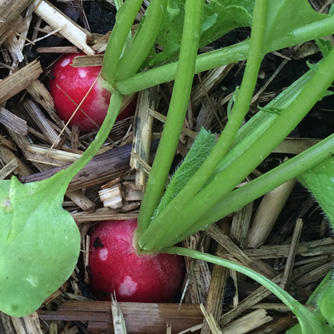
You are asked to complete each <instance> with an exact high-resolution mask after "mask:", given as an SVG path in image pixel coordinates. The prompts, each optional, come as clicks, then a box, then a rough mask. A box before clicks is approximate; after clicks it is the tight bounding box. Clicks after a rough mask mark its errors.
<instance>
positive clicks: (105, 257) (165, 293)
mask: <svg viewBox="0 0 334 334" xmlns="http://www.w3.org/2000/svg"><path fill="white" fill-rule="evenodd" d="M136 227H137V220H136V219H132V220H123V221H117V220H109V221H104V222H102V223H99V224H97V225H96V226H95V227H93V229H92V231H91V233H90V236H91V239H90V240H91V241H90V250H89V268H88V270H89V277H90V280H89V284H90V287H91V289H92V292H93V293H94V295H95V296H96V298H97V299H99V300H110V297H111V295H112V294H113V293H115V294H116V298H117V300H119V301H127V302H148V303H163V302H170V301H172V300H173V298H174V297H175V296H176V294H177V293H178V292H179V291H180V288H181V285H182V281H183V278H184V274H185V264H184V259H183V258H182V257H180V256H177V255H170V254H149V255H141V256H139V255H138V254H137V253H136V250H135V249H134V232H135V230H136Z"/></svg>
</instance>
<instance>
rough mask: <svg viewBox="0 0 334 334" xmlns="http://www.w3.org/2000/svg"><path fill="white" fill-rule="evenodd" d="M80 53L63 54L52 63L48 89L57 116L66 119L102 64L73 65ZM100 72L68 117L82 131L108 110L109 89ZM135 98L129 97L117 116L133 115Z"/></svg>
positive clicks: (122, 117) (98, 121) (99, 120)
mask: <svg viewBox="0 0 334 334" xmlns="http://www.w3.org/2000/svg"><path fill="white" fill-rule="evenodd" d="M83 55H84V54H82V53H76V54H69V55H64V56H62V57H61V58H60V59H59V60H58V61H57V62H56V63H55V65H54V66H53V69H52V75H53V78H52V79H51V80H50V85H49V90H50V93H51V95H52V97H53V100H54V104H55V108H56V111H57V114H58V116H59V117H60V118H61V119H62V120H63V121H65V122H67V121H68V120H69V119H70V117H71V116H72V114H73V113H74V111H75V110H76V108H77V106H78V105H79V104H80V102H81V101H82V99H84V98H85V95H86V93H87V92H88V91H89V89H90V88H91V86H92V85H93V84H94V82H95V80H96V78H97V77H98V76H99V74H100V72H101V66H94V67H73V66H72V61H73V59H74V58H75V57H77V56H83ZM106 87H107V85H106V82H105V81H104V80H103V78H102V77H101V76H99V78H98V79H97V81H96V83H95V84H94V86H93V88H92V90H91V91H90V92H89V93H88V95H87V96H86V98H85V100H84V101H83V103H82V104H81V106H80V108H79V110H78V111H77V112H76V114H75V115H74V116H73V118H72V120H71V121H70V123H69V124H70V125H74V124H75V125H77V126H78V127H79V129H80V131H82V132H89V131H91V130H93V129H95V128H97V127H99V126H100V125H101V124H102V122H103V120H104V118H105V116H106V114H107V110H108V105H109V100H110V95H111V94H110V91H109V90H108V89H107V88H106ZM135 104H136V103H135V101H132V102H131V103H130V104H129V105H128V106H127V107H126V108H125V109H124V110H123V111H122V112H121V113H120V115H119V116H118V118H117V119H118V120H121V119H124V118H126V117H129V116H132V115H133V114H134V112H135Z"/></svg>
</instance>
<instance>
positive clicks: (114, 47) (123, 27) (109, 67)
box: [102, 0, 142, 85]
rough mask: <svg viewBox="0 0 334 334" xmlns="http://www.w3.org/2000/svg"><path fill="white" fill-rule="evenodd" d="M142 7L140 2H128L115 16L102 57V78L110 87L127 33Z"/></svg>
mask: <svg viewBox="0 0 334 334" xmlns="http://www.w3.org/2000/svg"><path fill="white" fill-rule="evenodd" d="M141 5H142V0H128V1H125V3H124V4H123V6H122V7H121V8H120V9H119V11H118V12H117V14H116V23H115V25H114V28H113V30H112V32H111V35H110V37H109V41H108V45H107V49H106V51H105V54H104V57H103V66H102V76H103V78H104V79H105V80H107V82H108V83H109V84H110V85H113V84H114V82H115V76H116V72H117V69H118V63H119V60H120V57H121V55H122V51H123V48H124V45H125V43H126V41H127V38H128V34H129V31H130V29H131V27H132V24H133V22H134V20H135V18H136V15H137V13H138V11H139V9H140V7H141Z"/></svg>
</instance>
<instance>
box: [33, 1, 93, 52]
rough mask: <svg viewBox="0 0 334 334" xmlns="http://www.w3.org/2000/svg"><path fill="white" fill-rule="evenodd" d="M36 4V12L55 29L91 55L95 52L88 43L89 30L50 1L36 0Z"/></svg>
mask: <svg viewBox="0 0 334 334" xmlns="http://www.w3.org/2000/svg"><path fill="white" fill-rule="evenodd" d="M35 6H36V7H35V13H36V14H37V15H38V16H40V17H41V18H42V19H43V20H44V21H45V22H47V23H48V24H49V25H50V26H51V27H52V28H53V29H60V30H59V33H60V34H61V35H63V36H64V37H65V38H66V39H67V40H69V41H70V42H71V43H72V44H74V45H75V46H77V47H78V48H79V49H80V50H83V51H84V52H85V53H87V54H89V55H93V54H94V53H95V52H94V50H93V49H92V48H91V47H90V46H88V44H87V39H88V38H91V33H90V32H89V31H87V30H86V29H83V28H81V27H80V26H79V25H77V24H76V23H75V22H73V21H72V20H71V19H69V18H68V17H67V16H66V15H64V14H63V13H62V12H61V11H60V10H59V9H58V8H56V7H55V6H53V5H52V4H50V3H49V2H48V1H45V0H35Z"/></svg>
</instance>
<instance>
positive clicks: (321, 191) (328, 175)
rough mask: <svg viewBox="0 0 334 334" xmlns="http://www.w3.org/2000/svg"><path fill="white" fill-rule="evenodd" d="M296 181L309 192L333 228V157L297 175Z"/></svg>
mask: <svg viewBox="0 0 334 334" xmlns="http://www.w3.org/2000/svg"><path fill="white" fill-rule="evenodd" d="M298 180H299V181H300V182H301V183H302V184H303V185H304V186H305V187H306V188H307V189H308V190H310V191H311V193H312V195H313V196H314V197H315V199H316V200H317V201H318V203H319V205H320V207H321V208H322V210H323V211H324V213H325V214H326V215H327V217H328V219H329V221H330V223H331V225H332V227H334V206H333V203H334V157H330V158H328V159H326V160H325V161H323V162H322V163H321V164H319V165H317V166H316V167H314V168H312V169H310V170H309V171H307V172H305V173H303V174H301V175H299V176H298Z"/></svg>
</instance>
